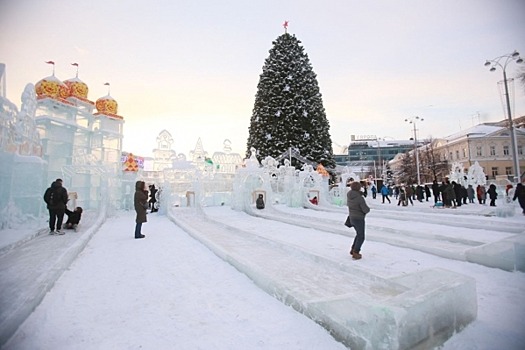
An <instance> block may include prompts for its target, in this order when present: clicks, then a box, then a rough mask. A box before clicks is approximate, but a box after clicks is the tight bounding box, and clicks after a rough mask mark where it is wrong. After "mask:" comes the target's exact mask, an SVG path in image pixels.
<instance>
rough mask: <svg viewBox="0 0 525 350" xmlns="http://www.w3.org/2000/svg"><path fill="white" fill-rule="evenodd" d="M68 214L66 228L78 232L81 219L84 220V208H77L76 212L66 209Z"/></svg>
mask: <svg viewBox="0 0 525 350" xmlns="http://www.w3.org/2000/svg"><path fill="white" fill-rule="evenodd" d="M66 214H67V221H66V228H67V229H73V230H75V231H76V230H77V227H78V224H79V223H80V219H81V218H82V208H81V207H76V208H75V210H74V211H71V210H69V209H68V208H67V207H66Z"/></svg>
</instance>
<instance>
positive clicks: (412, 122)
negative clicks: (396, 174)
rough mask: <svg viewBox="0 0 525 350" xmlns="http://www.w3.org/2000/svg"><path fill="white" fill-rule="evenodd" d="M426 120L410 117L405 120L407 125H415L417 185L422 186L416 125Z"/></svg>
mask: <svg viewBox="0 0 525 350" xmlns="http://www.w3.org/2000/svg"><path fill="white" fill-rule="evenodd" d="M423 120H424V119H423V118H419V117H410V118H407V119H405V121H406V122H407V123H410V124H413V125H414V152H416V169H417V184H418V185H421V176H420V173H419V152H418V151H417V129H416V123H417V122H418V121H420V122H422V121H423Z"/></svg>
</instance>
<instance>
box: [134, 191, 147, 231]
mask: <svg viewBox="0 0 525 350" xmlns="http://www.w3.org/2000/svg"><path fill="white" fill-rule="evenodd" d="M146 193H147V190H146V183H144V181H137V182H136V183H135V197H134V199H133V203H134V204H135V211H136V212H137V217H136V219H135V223H136V225H135V238H136V239H138V238H144V237H146V236H145V235H143V234H142V232H141V230H142V224H143V223H144V222H147V221H148V219H147V217H146V210H147V209H148V195H147V194H146Z"/></svg>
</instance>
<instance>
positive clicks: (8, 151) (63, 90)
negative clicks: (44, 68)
mask: <svg viewBox="0 0 525 350" xmlns="http://www.w3.org/2000/svg"><path fill="white" fill-rule="evenodd" d="M48 63H52V64H53V73H52V75H51V76H48V77H45V78H43V79H41V80H39V81H38V82H37V83H36V84H35V85H33V84H31V83H30V84H27V85H26V87H25V89H24V92H23V93H22V98H21V99H22V106H21V108H20V111H18V108H17V107H16V106H15V105H14V104H13V103H12V102H10V101H9V100H7V98H6V97H5V66H2V67H0V69H1V70H0V79H1V81H2V86H3V90H2V96H0V118H1V119H0V135H1V141H0V150H1V152H0V157H1V160H2V164H4V166H3V168H2V172H1V174H0V179H1V180H2V182H3V183H4V184H6V186H4V188H3V189H2V193H1V195H0V213H2V215H1V217H2V226H3V225H5V223H6V222H9V221H10V220H12V219H13V217H20V216H24V215H19V214H20V213H23V214H25V215H31V216H35V217H38V216H40V214H41V213H42V212H43V211H44V210H45V207H44V205H43V201H42V194H43V191H44V190H45V188H47V187H48V186H49V185H50V184H51V182H53V181H54V180H55V179H57V178H62V179H63V180H64V185H65V186H66V187H67V188H74V191H75V192H73V193H71V198H72V199H73V201H72V203H71V204H72V205H80V206H83V207H85V208H87V209H89V208H96V207H97V206H98V205H100V202H101V201H100V198H101V197H106V198H108V199H109V200H110V201H113V202H119V201H120V196H121V193H120V189H119V186H114V184H113V183H112V182H114V181H118V175H119V172H120V171H121V166H120V157H121V154H122V138H123V125H124V118H123V117H122V116H120V115H118V114H117V113H118V104H117V102H116V101H115V99H113V98H112V97H111V96H110V94H109V84H106V85H108V94H107V95H106V96H103V97H100V98H99V99H97V100H96V102H94V101H92V100H90V99H89V98H88V91H89V89H88V86H87V84H85V83H84V82H83V81H82V80H80V79H79V77H78V65H76V64H74V65H76V66H77V74H76V76H75V77H73V78H71V79H68V80H65V81H61V80H60V79H58V78H57V77H56V76H55V73H54V63H53V62H48ZM77 198H78V202H77Z"/></svg>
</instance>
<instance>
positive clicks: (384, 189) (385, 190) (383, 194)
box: [381, 185, 392, 204]
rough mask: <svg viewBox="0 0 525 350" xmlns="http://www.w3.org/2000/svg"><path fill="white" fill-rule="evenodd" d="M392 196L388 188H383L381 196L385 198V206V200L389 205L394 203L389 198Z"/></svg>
mask: <svg viewBox="0 0 525 350" xmlns="http://www.w3.org/2000/svg"><path fill="white" fill-rule="evenodd" d="M389 194H390V191H389V189H388V187H386V186H385V185H383V186H381V196H383V204H385V199H386V200H387V201H388V203H392V202H391V201H390V198H388V195H389Z"/></svg>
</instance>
